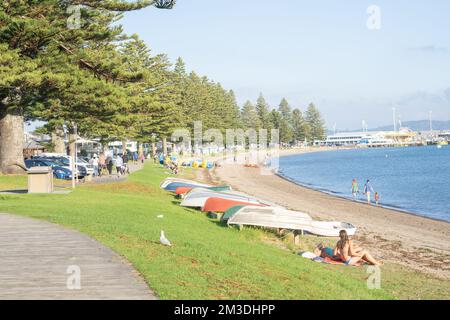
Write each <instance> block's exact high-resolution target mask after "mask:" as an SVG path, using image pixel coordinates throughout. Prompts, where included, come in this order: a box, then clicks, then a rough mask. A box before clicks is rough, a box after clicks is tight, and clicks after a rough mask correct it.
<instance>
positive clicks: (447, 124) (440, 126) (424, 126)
mask: <svg viewBox="0 0 450 320" xmlns="http://www.w3.org/2000/svg"><path fill="white" fill-rule="evenodd" d="M402 127H408V128H410V129H411V130H413V131H428V130H430V121H429V120H418V121H404V122H403V123H402ZM397 129H398V128H397ZM392 130H394V126H393V125H392V124H391V125H388V126H381V127H376V128H370V129H369V131H392ZM433 130H450V120H449V121H438V120H433ZM359 131H363V129H358V130H340V131H339V132H359ZM327 134H328V135H332V134H333V130H328V131H327Z"/></svg>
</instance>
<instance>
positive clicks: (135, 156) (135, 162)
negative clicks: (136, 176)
mask: <svg viewBox="0 0 450 320" xmlns="http://www.w3.org/2000/svg"><path fill="white" fill-rule="evenodd" d="M133 160H134V164H138V160H139V154H138V153H137V152H135V153H134V154H133Z"/></svg>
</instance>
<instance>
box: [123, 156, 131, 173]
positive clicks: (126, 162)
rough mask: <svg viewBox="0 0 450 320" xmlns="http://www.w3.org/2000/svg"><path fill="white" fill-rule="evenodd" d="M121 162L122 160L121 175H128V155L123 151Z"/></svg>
mask: <svg viewBox="0 0 450 320" xmlns="http://www.w3.org/2000/svg"><path fill="white" fill-rule="evenodd" d="M122 160H123V165H122V174H126V173H129V171H130V170H129V168H128V162H129V160H130V159H129V158H128V154H127V152H126V151H125V153H124V154H123V156H122Z"/></svg>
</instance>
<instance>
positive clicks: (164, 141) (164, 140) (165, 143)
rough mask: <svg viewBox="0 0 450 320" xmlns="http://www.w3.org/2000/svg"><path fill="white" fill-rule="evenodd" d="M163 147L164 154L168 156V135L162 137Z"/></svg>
mask: <svg viewBox="0 0 450 320" xmlns="http://www.w3.org/2000/svg"><path fill="white" fill-rule="evenodd" d="M162 149H163V154H164V155H165V156H167V138H166V137H164V138H162Z"/></svg>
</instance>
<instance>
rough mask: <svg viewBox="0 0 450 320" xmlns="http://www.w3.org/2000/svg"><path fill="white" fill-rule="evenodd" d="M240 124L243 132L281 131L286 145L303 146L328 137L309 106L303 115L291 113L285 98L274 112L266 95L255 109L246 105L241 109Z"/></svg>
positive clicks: (314, 108)
mask: <svg viewBox="0 0 450 320" xmlns="http://www.w3.org/2000/svg"><path fill="white" fill-rule="evenodd" d="M241 121H242V124H243V127H244V128H256V129H260V128H263V129H268V131H269V132H270V130H271V129H278V130H279V140H280V142H281V143H282V144H284V145H293V144H298V143H301V142H313V141H314V140H322V139H324V137H325V133H326V131H325V124H324V121H323V119H322V116H321V115H320V112H319V110H318V109H317V107H316V106H315V105H314V103H310V104H309V106H308V107H307V109H306V110H305V111H304V112H302V111H301V110H300V109H299V108H295V109H292V107H291V106H290V105H289V103H288V101H287V100H286V99H285V98H283V99H281V102H280V104H279V106H278V108H271V107H270V106H269V105H268V103H267V102H266V100H265V99H264V97H263V95H262V94H260V95H259V97H258V99H257V101H256V105H254V104H253V103H252V102H251V101H247V102H246V103H245V104H244V106H243V107H242V111H241Z"/></svg>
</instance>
